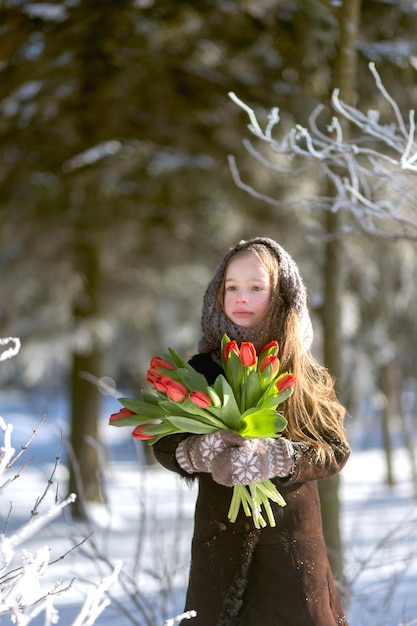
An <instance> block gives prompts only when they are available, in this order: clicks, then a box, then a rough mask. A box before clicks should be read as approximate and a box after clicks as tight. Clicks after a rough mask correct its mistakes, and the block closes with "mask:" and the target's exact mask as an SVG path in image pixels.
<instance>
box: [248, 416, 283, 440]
mask: <svg viewBox="0 0 417 626" xmlns="http://www.w3.org/2000/svg"><path fill="white" fill-rule="evenodd" d="M241 422H242V428H241V429H240V430H239V435H241V436H242V437H275V436H276V433H277V432H280V431H282V430H283V429H284V428H285V426H286V425H287V420H286V419H285V418H284V417H283V416H282V415H280V414H279V413H276V412H275V411H274V410H273V409H249V410H248V411H246V412H245V413H244V414H243V415H242V420H241Z"/></svg>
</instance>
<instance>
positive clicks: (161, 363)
mask: <svg viewBox="0 0 417 626" xmlns="http://www.w3.org/2000/svg"><path fill="white" fill-rule="evenodd" d="M150 366H151V368H152V367H163V368H164V369H166V370H173V369H175V367H174V366H173V365H172V364H171V363H170V362H169V361H166V360H165V359H161V357H160V356H154V357H152V359H151V362H150Z"/></svg>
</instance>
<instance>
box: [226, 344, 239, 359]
mask: <svg viewBox="0 0 417 626" xmlns="http://www.w3.org/2000/svg"><path fill="white" fill-rule="evenodd" d="M232 352H236V354H237V355H238V356H239V347H238V345H237V342H236V341H235V340H234V339H233V340H232V341H228V342H227V344H226V345H225V347H224V355H223V356H224V360H225V361H226V362H227V360H228V358H229V356H230V354H231V353H232Z"/></svg>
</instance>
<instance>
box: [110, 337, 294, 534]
mask: <svg viewBox="0 0 417 626" xmlns="http://www.w3.org/2000/svg"><path fill="white" fill-rule="evenodd" d="M221 348H222V364H223V369H224V372H225V376H223V374H220V375H219V376H218V377H217V379H216V380H215V382H214V384H213V385H208V383H207V380H206V378H205V376H203V375H202V374H200V373H199V372H197V371H196V370H195V369H194V368H193V367H192V366H191V365H190V364H189V363H187V362H186V361H184V359H183V358H182V357H181V356H180V355H179V354H177V353H176V352H175V351H174V350H172V349H171V348H169V354H167V355H164V356H163V357H153V358H152V359H151V362H150V367H149V369H148V372H147V377H146V379H147V381H148V382H149V383H150V384H151V385H152V386H153V388H154V390H155V392H156V393H150V392H148V391H145V390H142V392H141V399H130V398H120V399H119V402H120V403H121V405H122V406H123V407H124V408H122V409H121V410H120V411H119V412H118V413H115V414H113V415H112V416H111V417H110V424H111V425H112V426H135V428H134V430H133V432H132V436H133V437H135V438H137V439H142V440H148V441H149V443H150V444H154V443H156V442H157V441H158V440H159V439H160V438H161V437H166V436H167V435H174V434H178V433H190V434H197V435H203V434H207V433H212V432H214V431H218V430H221V429H229V430H233V431H236V432H237V433H239V435H241V436H242V437H245V438H255V437H280V433H281V432H282V431H283V430H284V428H285V427H286V425H287V420H286V419H285V418H284V416H283V415H281V414H280V413H278V412H277V407H278V406H279V405H280V404H281V403H282V402H284V400H286V399H287V398H288V397H289V396H290V395H291V394H292V392H293V388H294V384H295V377H294V376H293V375H292V374H289V373H287V372H284V373H281V372H280V361H279V359H278V343H277V342H276V341H272V342H271V343H269V344H268V345H267V346H265V347H264V348H263V349H262V350H261V351H260V353H259V355H258V354H257V353H256V350H255V347H254V345H253V344H252V343H251V342H242V343H241V344H240V346H239V345H238V344H237V342H236V341H234V340H230V339H229V337H228V336H227V335H224V337H223V340H222V346H221ZM270 500H271V501H273V502H277V503H278V504H279V505H280V506H284V505H285V500H284V499H283V497H282V496H281V494H280V493H279V491H278V490H277V488H276V487H275V485H274V484H273V483H272V481H271V480H266V481H263V482H259V483H253V484H250V485H247V486H245V485H237V486H235V487H233V495H232V500H231V504H230V508H229V520H230V521H232V522H234V521H235V520H236V518H237V515H238V512H239V508H240V506H242V507H243V510H244V512H245V514H246V515H247V516H250V515H252V518H253V521H254V524H255V526H256V528H260V527H261V526H262V527H263V526H266V521H265V519H264V517H263V515H262V506H263V507H264V509H265V512H266V514H267V518H268V521H269V524H270V525H271V526H275V519H274V516H273V513H272V509H271V505H270Z"/></svg>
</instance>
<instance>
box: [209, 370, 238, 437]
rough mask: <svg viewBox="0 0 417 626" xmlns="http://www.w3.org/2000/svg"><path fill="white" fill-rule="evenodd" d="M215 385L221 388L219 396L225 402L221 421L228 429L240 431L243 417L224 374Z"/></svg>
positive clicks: (221, 410) (220, 412) (220, 413)
mask: <svg viewBox="0 0 417 626" xmlns="http://www.w3.org/2000/svg"><path fill="white" fill-rule="evenodd" d="M215 385H216V386H217V387H220V389H221V393H219V396H220V397H221V398H222V400H223V406H222V407H221V408H220V409H219V419H220V420H221V421H222V422H223V424H224V425H225V426H226V427H227V428H230V429H231V430H236V431H238V430H239V428H240V417H241V415H240V410H239V407H238V404H237V402H236V398H235V396H234V393H233V389H232V388H231V386H230V385H229V383H228V382H227V380H226V379H225V377H224V376H223V375H222V374H220V375H219V376H218V377H217V379H216V381H215Z"/></svg>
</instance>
